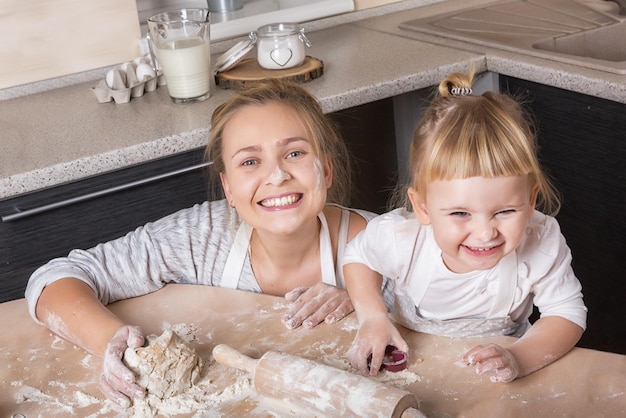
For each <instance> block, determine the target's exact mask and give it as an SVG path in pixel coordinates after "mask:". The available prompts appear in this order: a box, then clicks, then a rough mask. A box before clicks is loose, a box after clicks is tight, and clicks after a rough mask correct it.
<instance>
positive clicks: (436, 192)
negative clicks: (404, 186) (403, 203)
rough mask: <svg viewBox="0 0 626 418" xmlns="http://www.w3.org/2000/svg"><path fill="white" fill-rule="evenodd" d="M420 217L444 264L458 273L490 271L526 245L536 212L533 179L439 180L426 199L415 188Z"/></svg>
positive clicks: (414, 201) (413, 196) (412, 192)
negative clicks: (524, 241) (531, 219)
mask: <svg viewBox="0 0 626 418" xmlns="http://www.w3.org/2000/svg"><path fill="white" fill-rule="evenodd" d="M409 198H410V200H411V203H412V205H413V209H414V211H415V214H416V216H417V218H418V220H419V221H420V223H422V224H423V225H432V228H433V234H434V236H435V240H436V242H437V245H438V246H439V248H441V251H442V257H443V261H444V263H445V264H446V266H447V267H448V269H450V270H451V271H453V272H455V273H467V272H470V271H474V270H487V269H490V268H492V267H494V266H495V265H496V264H497V263H498V262H499V261H500V260H501V259H502V258H504V257H505V256H506V255H508V254H510V253H511V252H512V251H514V250H515V249H516V248H517V247H518V246H519V244H520V242H521V241H522V238H523V236H524V233H525V230H526V226H527V222H528V220H529V219H530V217H531V215H532V213H533V210H534V208H535V202H536V199H537V188H536V187H533V186H532V185H531V184H530V181H529V176H527V175H519V176H510V177H494V178H486V177H470V178H465V179H453V180H436V181H433V182H431V183H430V184H428V186H427V188H426V196H425V198H422V197H420V196H418V195H417V193H416V192H415V190H414V189H409Z"/></svg>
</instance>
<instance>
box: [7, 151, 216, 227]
mask: <svg viewBox="0 0 626 418" xmlns="http://www.w3.org/2000/svg"><path fill="white" fill-rule="evenodd" d="M211 164H213V163H212V162H205V163H200V164H196V165H192V166H189V167H185V168H181V169H178V170H174V171H169V172H167V173H163V174H158V175H156V176H152V177H146V178H145V179H141V180H137V181H131V182H130V183H124V184H121V185H119V186H115V187H109V188H108V189H102V190H98V191H97V192H92V193H86V194H84V195H81V196H77V197H72V198H71V199H65V200H60V201H58V202H52V203H48V204H46V205H42V206H38V207H36V208H32V209H27V210H23V211H19V209H17V210H18V212H15V213H11V214H9V215H5V216H2V217H1V219H2V222H11V221H16V220H18V219H23V218H26V217H29V216H33V215H38V214H40V213H43V212H47V211H50V210H53V209H59V208H62V207H65V206H69V205H73V204H76V203H81V202H86V201H88V200H91V199H96V198H98V197H102V196H107V195H110V194H113V193H117V192H120V191H123V190H128V189H132V188H133V187H137V186H142V185H144V184H148V183H153V182H155V181H159V180H163V179H167V178H170V177H175V176H177V175H179V174H184V173H188V172H190V171H194V170H198V169H200V168H204V167H208V166H209V165H211Z"/></svg>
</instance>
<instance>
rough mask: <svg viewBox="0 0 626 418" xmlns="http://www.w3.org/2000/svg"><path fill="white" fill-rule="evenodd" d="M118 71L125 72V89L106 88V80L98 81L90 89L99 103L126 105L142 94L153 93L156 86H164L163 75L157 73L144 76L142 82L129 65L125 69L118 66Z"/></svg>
mask: <svg viewBox="0 0 626 418" xmlns="http://www.w3.org/2000/svg"><path fill="white" fill-rule="evenodd" d="M119 71H124V72H125V74H126V83H124V85H126V86H127V87H124V88H118V89H113V88H111V87H109V86H108V84H107V82H106V80H104V79H103V80H100V81H99V82H98V84H97V85H96V86H95V87H92V88H91V91H93V93H94V94H95V96H96V99H98V102H99V103H109V102H111V101H114V102H115V103H116V104H121V103H128V102H130V99H131V98H133V97H141V96H143V95H144V93H146V92H150V91H154V90H156V88H157V87H158V86H163V85H165V84H166V83H165V78H164V77H163V74H160V73H157V75H156V76H154V77H150V76H147V75H145V76H144V77H143V79H142V80H139V79H138V78H137V74H136V73H135V69H134V68H133V66H131V65H127V66H125V68H124V67H122V66H120V68H119Z"/></svg>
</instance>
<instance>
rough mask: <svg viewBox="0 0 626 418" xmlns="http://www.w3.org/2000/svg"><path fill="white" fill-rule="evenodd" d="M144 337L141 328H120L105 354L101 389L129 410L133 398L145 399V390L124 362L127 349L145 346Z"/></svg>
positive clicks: (108, 396) (126, 326) (112, 399)
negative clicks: (137, 382)
mask: <svg viewBox="0 0 626 418" xmlns="http://www.w3.org/2000/svg"><path fill="white" fill-rule="evenodd" d="M143 344H144V336H143V332H142V331H141V329H140V328H139V327H134V326H129V325H125V326H123V327H121V328H119V329H118V330H117V331H116V332H115V334H114V335H113V337H112V338H111V341H109V344H108V345H107V348H106V351H105V353H104V361H103V367H102V369H103V372H102V377H101V378H100V389H101V390H102V392H103V393H104V395H105V396H106V397H107V398H109V399H110V400H111V401H113V402H115V403H116V404H118V405H120V406H122V407H124V408H128V407H129V406H130V405H131V402H130V399H131V398H143V397H144V396H145V394H146V393H145V390H144V389H143V388H142V387H141V386H139V385H137V384H136V383H135V375H134V373H133V372H132V371H130V369H128V367H126V365H125V364H124V363H123V362H122V358H123V357H124V351H126V349H127V348H138V347H141V346H143Z"/></svg>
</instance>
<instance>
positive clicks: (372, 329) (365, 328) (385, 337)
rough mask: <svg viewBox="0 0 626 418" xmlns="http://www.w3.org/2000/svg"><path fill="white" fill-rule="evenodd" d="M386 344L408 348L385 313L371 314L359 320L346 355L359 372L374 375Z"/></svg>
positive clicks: (401, 348)
mask: <svg viewBox="0 0 626 418" xmlns="http://www.w3.org/2000/svg"><path fill="white" fill-rule="evenodd" d="M388 345H393V346H395V347H397V348H398V349H399V350H401V351H404V352H408V350H409V346H408V344H407V343H406V341H404V339H403V338H402V336H401V335H400V332H399V331H398V329H397V328H396V327H395V325H394V324H393V322H391V320H390V319H389V317H388V316H387V314H386V313H385V314H381V315H372V316H370V317H368V318H367V319H365V320H363V321H362V322H361V325H360V327H359V331H358V332H357V334H356V337H355V338H354V341H353V342H352V346H351V347H350V349H349V350H348V352H347V353H346V356H347V357H348V360H349V361H350V364H352V367H354V368H355V369H357V370H359V371H360V372H361V373H364V374H370V375H375V374H377V373H378V371H379V370H380V367H381V366H382V364H383V360H384V358H385V349H386V348H387V346H388Z"/></svg>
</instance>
